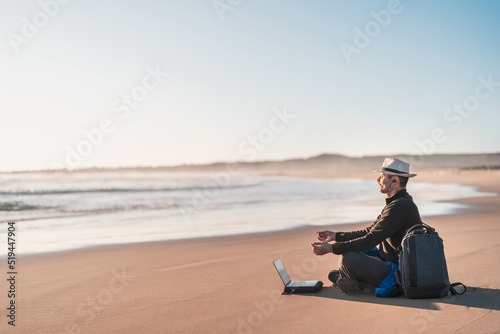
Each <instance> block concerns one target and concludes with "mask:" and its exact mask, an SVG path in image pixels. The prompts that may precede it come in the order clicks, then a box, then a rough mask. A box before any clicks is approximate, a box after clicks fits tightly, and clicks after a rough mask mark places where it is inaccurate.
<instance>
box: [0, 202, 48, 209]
mask: <svg viewBox="0 0 500 334" xmlns="http://www.w3.org/2000/svg"><path fill="white" fill-rule="evenodd" d="M39 209H43V207H40V206H36V205H29V204H23V203H19V202H12V203H8V202H7V203H0V211H27V210H39Z"/></svg>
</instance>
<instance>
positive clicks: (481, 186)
mask: <svg viewBox="0 0 500 334" xmlns="http://www.w3.org/2000/svg"><path fill="white" fill-rule="evenodd" d="M463 173H464V172H463V171H461V172H457V171H444V172H443V171H432V172H430V173H423V174H424V176H423V177H420V178H419V179H418V180H415V181H413V179H412V180H410V182H412V181H413V182H431V183H454V184H456V182H449V181H450V180H449V177H450V176H451V177H454V176H456V175H460V174H463ZM487 173H488V175H490V174H491V175H490V177H491V176H493V177H494V176H500V171H489V172H487ZM465 174H468V175H470V174H472V175H478V174H479V175H482V176H484V171H483V172H481V171H479V172H478V171H467V172H465ZM269 176H277V175H269ZM279 176H284V177H298V178H303V177H304V178H309V177H311V178H318V179H322V178H325V179H331V178H336V179H345V178H355V179H364V180H367V179H373V181H374V182H375V179H374V177H375V176H376V173H373V172H365V173H347V174H340V175H339V174H337V173H336V174H335V175H331V174H318V175H302V174H297V175H295V174H291V175H279ZM419 176H420V175H419ZM419 176H417V177H419ZM443 176H444V177H443ZM421 178H423V179H424V180H421ZM474 181H475V182H469V184H467V183H465V182H463V183H460V185H464V186H474V187H477V188H478V189H477V191H478V192H485V193H491V194H492V195H487V196H477V197H468V198H459V199H453V200H441V201H436V202H441V203H456V204H465V205H467V206H468V207H467V208H458V209H456V210H457V211H458V212H452V213H444V214H438V215H429V216H425V217H426V218H432V217H441V216H450V215H458V214H463V213H465V212H466V211H467V210H471V209H473V205H474V203H476V202H477V199H481V198H484V197H494V196H498V195H500V194H499V193H498V192H491V191H486V189H488V190H494V189H493V188H491V187H490V184H486V182H485V180H483V179H481V180H474ZM478 181H479V182H478ZM470 183H473V184H470ZM495 194H496V195H495ZM470 200H472V202H470V203H469V201H470ZM382 203H383V202H381V205H382ZM417 204H418V203H417ZM63 218H65V217H62V219H63ZM29 220H36V219H29ZM19 221H24V220H19ZM5 223H7V221H5ZM16 223H17V221H16ZM369 223H371V220H363V221H357V222H351V223H340V224H331V225H309V224H306V225H300V226H293V227H290V228H285V229H277V230H271V231H254V232H243V233H232V234H226V235H224V234H223V235H211V236H195V237H193V238H178V239H164V240H151V241H139V242H123V243H109V244H102V245H89V246H84V247H79V248H70V249H61V250H52V251H44V252H42V253H34V252H32V253H28V254H25V255H19V256H20V257H22V258H26V257H30V256H41V255H44V254H46V255H50V254H57V253H60V252H78V251H85V250H90V249H92V248H98V249H103V250H106V249H107V248H109V247H111V248H112V247H122V246H123V247H126V246H127V245H136V244H149V243H165V242H182V241H188V240H196V241H200V242H203V241H206V240H208V239H213V238H234V237H238V236H243V237H246V236H248V237H252V236H258V235H265V234H276V233H284V232H287V231H295V230H300V229H308V228H312V229H336V228H344V229H349V228H350V226H355V225H360V224H361V225H363V224H369ZM4 257H5V254H0V259H2V258H4Z"/></svg>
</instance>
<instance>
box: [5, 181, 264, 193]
mask: <svg viewBox="0 0 500 334" xmlns="http://www.w3.org/2000/svg"><path fill="white" fill-rule="evenodd" d="M259 184H260V183H252V184H242V185H232V186H231V185H229V186H223V185H222V186H219V185H210V186H192V187H163V188H89V189H75V188H73V189H71V188H70V189H51V190H48V189H43V190H34V189H31V190H12V191H0V195H63V194H77V193H121V192H123V193H132V192H171V191H203V190H208V189H237V188H251V187H255V186H258V185H259Z"/></svg>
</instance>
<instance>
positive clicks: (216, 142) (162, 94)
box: [0, 0, 500, 171]
mask: <svg viewBox="0 0 500 334" xmlns="http://www.w3.org/2000/svg"><path fill="white" fill-rule="evenodd" d="M0 3H1V8H2V11H1V13H0V20H1V22H2V25H1V26H0V34H1V36H2V39H1V42H0V43H1V45H0V46H1V54H0V73H1V75H0V88H1V89H0V94H1V95H0V111H1V122H0V149H1V153H2V158H3V159H2V161H1V163H0V170H3V171H8V170H21V169H45V168H52V167H70V168H77V167H90V166H107V167H111V166H136V165H140V166H148V165H154V166H158V165H177V164H185V163H210V162H214V161H255V160H267V159H272V160H278V159H285V158H305V157H310V156H313V155H317V154H321V153H340V154H345V155H349V156H363V155H374V154H382V155H392V154H396V153H414V154H417V153H420V154H430V153H458V152H460V153H461V152H467V153H480V152H499V151H500V131H498V126H499V124H500V61H499V59H500V38H499V36H500V20H499V19H498V18H499V17H500V2H498V1H456V0H453V1H451V0H449V1H430V0H427V1H424V0H421V1H418V0H413V1H410V0H401V1H373V0H370V1H331V0H328V1H327V0H325V1H298V0H275V1H265V0H220V1H219V0H216V1H213V0H178V1H159V0H156V1H153V0H142V1H132V0H121V1H118V0H108V1H97V0H85V1H79V0H72V1H68V0H64V1H63V0H59V1H58V0H40V1H27V2H21V1H5V0H3V1H0Z"/></svg>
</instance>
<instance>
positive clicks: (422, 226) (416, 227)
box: [406, 222, 436, 234]
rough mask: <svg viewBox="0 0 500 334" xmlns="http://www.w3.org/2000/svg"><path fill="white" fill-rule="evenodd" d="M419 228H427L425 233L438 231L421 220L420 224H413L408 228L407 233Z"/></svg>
mask: <svg viewBox="0 0 500 334" xmlns="http://www.w3.org/2000/svg"><path fill="white" fill-rule="evenodd" d="M418 229H423V230H425V233H430V234H432V233H434V232H435V231H436V230H435V229H434V228H433V227H431V226H429V225H427V224H424V223H423V222H420V224H417V225H413V226H412V227H410V228H409V229H408V230H406V234H410V233H411V232H413V231H415V230H418Z"/></svg>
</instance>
